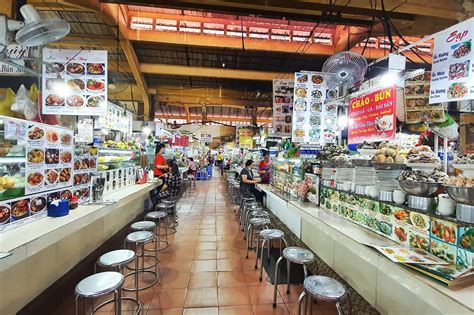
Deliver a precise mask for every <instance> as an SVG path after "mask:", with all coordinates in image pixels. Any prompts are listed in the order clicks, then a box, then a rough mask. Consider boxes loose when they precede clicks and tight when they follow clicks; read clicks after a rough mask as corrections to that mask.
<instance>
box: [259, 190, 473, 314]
mask: <svg viewBox="0 0 474 315" xmlns="http://www.w3.org/2000/svg"><path fill="white" fill-rule="evenodd" d="M257 186H258V187H259V189H261V190H262V191H264V192H265V193H266V206H267V207H268V208H269V209H270V210H271V211H272V212H273V213H274V214H275V215H276V216H277V217H278V218H279V219H280V220H281V221H282V222H283V223H284V224H285V225H286V226H287V227H288V228H289V229H290V230H291V231H292V232H293V233H295V234H296V236H297V237H298V238H300V239H301V240H302V241H303V242H304V243H305V244H306V245H307V246H308V247H309V248H310V249H311V250H313V251H314V252H315V253H316V254H317V255H318V256H319V257H320V258H321V259H322V260H323V261H324V262H325V263H326V264H328V265H329V266H330V267H331V268H332V269H333V270H334V271H335V272H337V273H338V274H339V275H340V276H341V277H342V278H343V279H344V280H345V281H346V282H347V283H348V284H349V285H351V286H352V287H353V288H354V289H355V290H357V292H359V293H360V294H361V295H362V296H363V297H364V299H366V300H367V301H368V302H369V303H370V304H371V305H372V306H373V307H375V308H376V309H377V310H378V311H380V312H381V313H383V314H403V313H406V314H472V312H473V311H474V298H473V297H474V286H470V287H464V288H448V287H446V286H443V285H440V284H438V283H437V282H435V281H433V280H430V279H428V278H426V277H424V276H422V275H421V274H420V273H417V272H415V271H412V270H409V269H407V268H405V267H403V265H402V264H396V263H394V262H392V261H390V260H389V259H387V258H386V257H385V256H383V255H382V254H380V253H379V252H378V251H376V250H375V249H374V248H372V247H370V246H366V245H367V244H370V245H376V246H393V245H396V243H395V242H393V241H391V240H389V239H387V238H385V237H382V236H380V235H378V234H376V233H373V232H371V231H369V230H367V229H365V228H363V227H361V226H359V225H357V224H355V223H353V222H351V221H348V220H346V219H345V218H343V217H341V216H338V215H336V214H334V213H332V212H330V211H327V210H325V209H322V208H320V207H318V206H316V205H314V204H311V203H306V202H305V203H303V202H299V201H297V200H294V198H293V199H292V198H290V197H289V196H288V194H284V193H282V192H281V191H279V190H278V189H275V188H273V187H271V186H269V185H261V184H258V185H257ZM402 301H403V302H402Z"/></svg>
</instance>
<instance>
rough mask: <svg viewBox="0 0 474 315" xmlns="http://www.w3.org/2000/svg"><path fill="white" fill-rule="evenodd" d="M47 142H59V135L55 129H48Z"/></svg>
mask: <svg viewBox="0 0 474 315" xmlns="http://www.w3.org/2000/svg"><path fill="white" fill-rule="evenodd" d="M46 141H48V142H49V143H56V142H58V141H59V134H58V132H57V131H56V130H54V129H48V130H47V131H46Z"/></svg>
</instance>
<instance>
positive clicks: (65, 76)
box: [41, 48, 107, 116]
mask: <svg viewBox="0 0 474 315" xmlns="http://www.w3.org/2000/svg"><path fill="white" fill-rule="evenodd" d="M41 95H42V101H43V104H44V106H42V110H43V114H54V115H87V116H101V115H106V114H107V51H106V50H67V49H49V48H45V49H43V68H42V94H41Z"/></svg>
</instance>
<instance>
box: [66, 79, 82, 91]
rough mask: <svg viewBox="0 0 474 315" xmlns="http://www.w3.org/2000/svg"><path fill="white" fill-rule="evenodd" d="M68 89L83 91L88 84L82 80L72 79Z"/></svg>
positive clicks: (68, 83)
mask: <svg viewBox="0 0 474 315" xmlns="http://www.w3.org/2000/svg"><path fill="white" fill-rule="evenodd" d="M67 87H68V88H69V89H70V90H71V91H83V90H84V88H85V87H86V84H85V83H84V81H83V80H81V79H71V80H69V81H67Z"/></svg>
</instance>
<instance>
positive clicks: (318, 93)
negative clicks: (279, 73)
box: [292, 71, 339, 145]
mask: <svg viewBox="0 0 474 315" xmlns="http://www.w3.org/2000/svg"><path fill="white" fill-rule="evenodd" d="M294 86H295V91H294V103H293V130H292V141H293V142H300V143H314V144H321V145H323V144H325V143H335V141H336V135H337V105H336V104H335V103H334V102H330V101H332V100H335V99H337V97H338V94H339V90H338V88H337V87H328V86H327V85H326V79H325V78H324V76H323V74H322V73H319V72H306V71H305V72H296V73H295V84H294Z"/></svg>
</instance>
